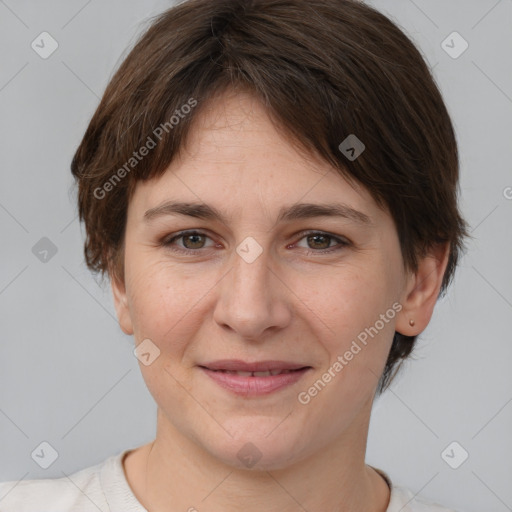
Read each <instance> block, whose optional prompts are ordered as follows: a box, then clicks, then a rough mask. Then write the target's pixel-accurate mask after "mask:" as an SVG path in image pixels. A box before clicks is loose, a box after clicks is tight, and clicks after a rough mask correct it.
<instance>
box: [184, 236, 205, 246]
mask: <svg viewBox="0 0 512 512" xmlns="http://www.w3.org/2000/svg"><path fill="white" fill-rule="evenodd" d="M198 238H199V239H200V241H199V242H197V239H198ZM202 238H203V235H198V234H191V235H184V236H183V245H185V247H186V248H187V249H201V243H203V244H204V240H201V239H202ZM190 239H196V242H192V245H193V247H189V246H187V243H186V241H187V240H190ZM195 243H199V245H200V246H199V247H198V246H196V245H194V244H195Z"/></svg>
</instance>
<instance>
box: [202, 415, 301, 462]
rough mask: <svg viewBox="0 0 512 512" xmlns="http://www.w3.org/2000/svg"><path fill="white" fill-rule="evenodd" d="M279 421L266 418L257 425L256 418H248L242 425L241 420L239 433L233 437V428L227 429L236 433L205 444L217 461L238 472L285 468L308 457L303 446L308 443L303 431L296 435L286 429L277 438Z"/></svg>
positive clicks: (238, 422) (238, 428) (238, 425)
mask: <svg viewBox="0 0 512 512" xmlns="http://www.w3.org/2000/svg"><path fill="white" fill-rule="evenodd" d="M279 421H281V420H279ZM279 421H275V419H274V418H272V421H270V419H266V421H262V422H261V424H260V425H259V426H258V422H257V420H255V419H254V418H253V419H249V418H248V419H247V421H243V422H240V421H239V420H238V421H237V432H238V433H235V434H233V430H234V429H233V425H231V428H226V430H228V431H229V432H231V433H232V434H233V437H232V438H231V437H229V436H227V435H226V436H222V440H220V439H212V440H211V443H207V445H206V444H203V445H204V447H205V449H206V450H207V451H208V452H209V453H210V454H211V455H212V456H213V457H215V458H216V459H217V460H220V461H222V463H224V464H226V465H228V466H231V467H233V468H236V469H245V470H250V471H271V470H278V469H284V468H286V467H289V466H291V465H292V464H293V463H295V462H298V461H299V460H300V459H302V458H304V457H305V454H304V445H307V442H306V441H305V440H304V437H303V435H301V434H300V432H297V433H296V434H294V433H293V432H290V430H288V431H286V430H285V429H283V431H282V432H281V433H280V435H278V432H277V431H278V430H279V427H277V428H276V425H278V424H279ZM285 421H286V420H285ZM258 427H259V428H258ZM274 429H275V430H274ZM219 441H221V442H220V443H219Z"/></svg>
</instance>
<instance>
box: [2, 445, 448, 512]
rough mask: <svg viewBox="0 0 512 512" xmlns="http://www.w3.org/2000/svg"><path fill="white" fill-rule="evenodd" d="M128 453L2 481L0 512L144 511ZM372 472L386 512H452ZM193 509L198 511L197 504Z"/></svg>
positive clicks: (380, 472)
mask: <svg viewBox="0 0 512 512" xmlns="http://www.w3.org/2000/svg"><path fill="white" fill-rule="evenodd" d="M129 451H130V450H125V451H123V452H121V453H119V454H117V455H112V456H111V457H109V458H107V459H105V460H104V461H103V462H100V463H99V464H96V465H95V466H90V467H88V468H85V469H82V470H79V471H77V472H75V473H73V474H71V475H69V477H61V478H47V479H39V480H21V481H19V482H16V481H14V480H13V481H9V482H2V483H0V512H98V511H101V512H147V510H146V509H145V508H144V507H143V506H142V505H141V504H140V503H139V501H138V500H137V498H135V496H134V494H133V492H132V490H131V488H130V486H129V484H128V481H127V480H126V475H125V473H124V468H123V464H122V460H123V457H124V456H125V454H126V453H127V452H129ZM372 467H373V466H372ZM374 469H375V470H376V471H378V472H379V474H381V475H382V476H383V477H384V478H385V479H386V481H387V482H388V485H389V487H390V488H391V497H390V501H389V505H388V508H387V509H386V512H456V511H455V510H453V509H448V508H445V507H442V506H441V505H437V504H435V503H431V502H428V501H424V500H422V499H420V498H415V497H414V494H413V493H412V492H411V491H409V490H408V489H406V488H403V487H396V486H394V485H392V483H391V480H390V478H389V476H388V475H387V474H386V473H384V472H383V471H382V470H380V469H377V468H374ZM192 506H194V504H191V507H192ZM196 508H197V509H198V510H199V511H200V509H201V507H200V506H199V504H198V506H197V507H196Z"/></svg>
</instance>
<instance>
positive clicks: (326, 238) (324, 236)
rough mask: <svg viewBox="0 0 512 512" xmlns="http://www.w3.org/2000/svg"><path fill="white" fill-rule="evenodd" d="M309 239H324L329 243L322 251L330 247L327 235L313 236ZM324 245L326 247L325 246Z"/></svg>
mask: <svg viewBox="0 0 512 512" xmlns="http://www.w3.org/2000/svg"><path fill="white" fill-rule="evenodd" d="M309 238H310V239H312V238H313V239H319V238H320V239H322V238H323V239H324V240H326V241H327V245H326V246H325V247H321V249H326V248H327V247H329V241H328V238H329V237H328V236H327V235H311V236H310V237H309ZM320 245H322V244H320ZM323 245H325V244H323Z"/></svg>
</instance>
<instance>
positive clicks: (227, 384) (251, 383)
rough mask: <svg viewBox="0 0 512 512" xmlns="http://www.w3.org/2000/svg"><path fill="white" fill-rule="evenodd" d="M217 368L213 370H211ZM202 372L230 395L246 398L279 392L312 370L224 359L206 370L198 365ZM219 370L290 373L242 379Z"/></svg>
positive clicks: (209, 364) (284, 364)
mask: <svg viewBox="0 0 512 512" xmlns="http://www.w3.org/2000/svg"><path fill="white" fill-rule="evenodd" d="M215 366H216V367H217V368H213V367H215ZM199 368H200V369H201V371H202V372H204V373H205V374H206V375H208V377H210V378H211V379H212V380H213V381H214V382H215V383H217V384H218V385H219V386H220V387H222V388H224V389H226V390H228V391H230V392H231V393H234V394H235V395H239V396H244V397H250V396H253V397H254V396H262V395H268V394H270V393H274V392H276V391H279V390H282V389H284V388H286V387H288V386H291V385H293V384H295V383H296V382H298V381H299V380H300V379H302V377H303V376H304V375H305V374H306V373H307V372H309V370H312V368H311V366H306V365H301V364H296V363H290V362H288V363H286V362H284V361H259V362H256V363H246V362H244V361H240V360H233V359H231V360H229V361H227V360H224V361H215V363H208V367H206V366H203V365H201V366H199ZM219 370H228V371H247V372H257V371H268V370H294V371H291V372H290V373H283V374H280V375H269V376H266V377H257V376H251V375H250V376H243V375H236V374H232V373H224V372H222V371H219Z"/></svg>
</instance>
